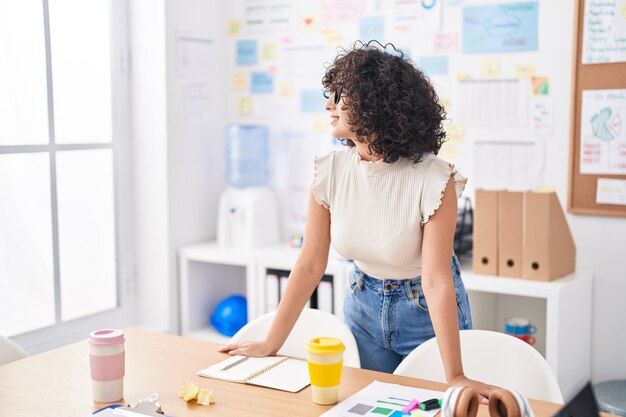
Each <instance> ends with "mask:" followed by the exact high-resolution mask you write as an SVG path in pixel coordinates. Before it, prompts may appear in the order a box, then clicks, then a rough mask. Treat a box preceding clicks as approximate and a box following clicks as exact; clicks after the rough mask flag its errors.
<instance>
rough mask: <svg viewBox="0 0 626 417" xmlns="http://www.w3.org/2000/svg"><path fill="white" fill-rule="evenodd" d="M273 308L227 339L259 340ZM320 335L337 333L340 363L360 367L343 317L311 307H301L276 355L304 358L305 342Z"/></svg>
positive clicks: (236, 341)
mask: <svg viewBox="0 0 626 417" xmlns="http://www.w3.org/2000/svg"><path fill="white" fill-rule="evenodd" d="M275 315H276V312H275V311H273V312H271V313H267V314H264V315H262V316H260V317H257V318H256V319H254V320H252V321H251V322H249V323H248V324H246V325H245V326H243V327H242V328H241V329H240V330H239V331H238V332H237V333H236V334H235V335H234V336H233V337H232V338H231V339H230V343H239V342H244V341H246V340H249V341H252V340H263V339H264V338H265V336H266V335H267V333H268V332H269V329H270V326H271V325H272V321H273V320H274V316H275ZM320 336H328V337H338V338H339V339H341V341H342V342H343V344H344V345H345V346H346V350H345V352H344V353H343V363H344V365H346V366H352V367H354V368H360V367H361V360H360V358H359V350H358V348H357V345H356V340H355V339H354V336H353V335H352V332H351V331H350V329H349V328H348V326H346V325H345V323H344V322H343V321H341V319H340V318H339V317H337V316H335V315H334V314H330V313H327V312H324V311H320V310H317V309H313V308H305V309H304V310H302V313H301V314H300V317H299V318H298V321H297V322H296V324H295V325H294V326H293V329H292V330H291V333H290V334H289V336H288V337H287V340H285V343H284V344H283V346H282V347H281V348H280V350H279V351H278V354H280V355H286V356H293V357H296V358H306V357H307V352H306V344H307V342H308V341H309V340H310V339H312V338H314V337H320Z"/></svg>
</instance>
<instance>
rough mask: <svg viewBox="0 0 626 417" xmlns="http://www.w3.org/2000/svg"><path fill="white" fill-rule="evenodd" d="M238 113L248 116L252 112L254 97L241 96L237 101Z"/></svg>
mask: <svg viewBox="0 0 626 417" xmlns="http://www.w3.org/2000/svg"><path fill="white" fill-rule="evenodd" d="M237 113H239V114H240V115H242V116H247V115H249V114H251V113H252V98H251V97H241V98H240V99H239V100H238V101H237Z"/></svg>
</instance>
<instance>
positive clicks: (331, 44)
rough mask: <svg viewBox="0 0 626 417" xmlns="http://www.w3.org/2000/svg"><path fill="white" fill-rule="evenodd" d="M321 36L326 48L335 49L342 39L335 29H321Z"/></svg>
mask: <svg viewBox="0 0 626 417" xmlns="http://www.w3.org/2000/svg"><path fill="white" fill-rule="evenodd" d="M320 33H321V34H322V36H324V38H325V39H326V46H327V47H328V48H336V47H337V46H340V45H341V41H342V39H343V38H342V37H341V33H340V32H339V31H337V30H335V29H323V30H322V31H321V32H320Z"/></svg>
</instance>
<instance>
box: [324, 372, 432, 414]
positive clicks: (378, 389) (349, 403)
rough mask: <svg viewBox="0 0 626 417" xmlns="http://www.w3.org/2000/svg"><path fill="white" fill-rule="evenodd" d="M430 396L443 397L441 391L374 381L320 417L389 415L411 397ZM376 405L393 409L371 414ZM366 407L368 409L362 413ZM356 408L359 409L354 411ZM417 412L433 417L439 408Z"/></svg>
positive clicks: (426, 397)
mask: <svg viewBox="0 0 626 417" xmlns="http://www.w3.org/2000/svg"><path fill="white" fill-rule="evenodd" d="M340 389H341V388H340ZM431 398H437V399H441V398H443V392H442V391H431V390H425V389H420V388H413V387H407V386H404V385H398V384H388V383H385V382H379V381H374V382H372V383H371V384H369V385H368V386H367V387H365V388H363V389H362V390H360V391H358V392H356V393H354V394H352V395H351V396H350V397H348V398H346V399H345V400H343V401H342V402H340V403H339V404H337V405H336V406H334V407H333V408H331V409H330V410H328V411H327V412H325V413H324V414H322V415H321V416H320V417H357V416H362V415H364V414H366V415H380V416H382V415H389V414H391V413H392V412H393V411H396V410H397V411H400V410H402V409H403V408H404V407H405V406H406V405H407V404H408V403H409V402H410V401H411V400H413V399H415V400H418V401H425V400H429V399H431ZM377 407H379V408H385V409H389V410H393V411H389V412H388V413H387V414H383V413H374V414H372V410H374V409H376V408H377ZM366 409H367V410H368V411H365V413H363V411H364V410H366ZM350 410H353V411H350ZM357 410H360V411H359V412H356V411H357ZM417 412H419V414H420V415H421V416H424V417H434V416H435V415H436V414H437V413H438V412H439V409H435V410H429V411H424V410H417Z"/></svg>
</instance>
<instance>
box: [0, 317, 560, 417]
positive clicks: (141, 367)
mask: <svg viewBox="0 0 626 417" xmlns="http://www.w3.org/2000/svg"><path fill="white" fill-rule="evenodd" d="M125 332H126V377H125V380H124V383H125V386H124V393H125V398H124V399H125V401H127V402H129V403H131V404H133V405H134V404H135V403H136V402H137V400H139V399H141V398H145V397H147V396H148V395H150V394H151V393H153V392H158V393H159V395H160V402H161V406H162V408H163V410H164V411H165V412H166V413H167V414H168V415H170V416H175V417H183V416H205V415H210V416H228V417H233V416H255V417H263V416H267V417H280V416H286V417H293V416H296V415H297V416H319V415H320V414H322V413H323V412H324V411H326V410H327V409H329V408H330V407H331V406H319V405H315V404H314V403H313V402H312V401H311V388H310V387H307V388H305V389H304V390H302V391H300V392H299V393H297V394H291V393H286V392H282V391H277V390H272V389H269V388H262V387H255V386H251V385H245V384H236V383H229V382H225V381H218V380H214V379H208V378H201V377H199V376H197V375H196V372H197V371H198V370H199V369H202V368H205V367H207V366H209V365H211V364H213V363H216V362H218V361H220V360H223V359H225V358H227V356H228V355H226V354H223V353H219V352H217V350H216V349H217V345H215V344H212V343H209V342H205V341H200V340H194V339H189V338H184V337H180V336H174V335H169V334H162V333H155V332H150V331H145V330H139V329H127V330H126V331H125ZM375 379H376V380H379V381H382V382H392V383H397V384H402V385H408V386H413V387H419V388H425V389H433V390H440V391H444V390H445V389H446V386H445V385H444V384H440V383H436V382H429V381H424V380H420V379H414V378H407V377H401V376H394V375H391V374H385V373H381V372H373V371H367V370H363V369H355V368H348V367H346V368H344V374H343V377H342V381H341V388H340V394H339V396H340V400H343V399H345V398H347V397H348V396H350V395H351V394H353V393H354V392H356V391H358V390H359V389H361V388H363V387H365V386H366V385H368V384H369V383H370V382H372V381H373V380H375ZM186 382H193V383H195V384H197V385H198V386H200V387H205V388H211V389H213V390H214V395H215V399H216V402H217V403H216V404H213V405H210V406H199V405H196V404H195V401H191V402H189V403H186V402H185V401H183V400H182V399H179V398H178V390H179V388H180V386H181V385H183V384H184V383H186ZM91 398H92V397H91V380H90V377H89V350H88V345H87V342H86V341H83V342H79V343H75V344H72V345H68V346H65V347H62V348H59V349H55V350H52V351H50V352H46V353H42V354H39V355H35V356H32V357H29V358H26V359H23V360H20V361H17V362H13V363H10V364H7V365H4V366H0V416H7V417H8V416H11V417H22V416H24V417H26V416H28V417H33V416H46V417H48V416H55V417H56V416H64V417H82V416H84V415H85V414H87V413H89V412H90V411H91V410H96V409H99V408H101V407H102V406H103V405H102V404H97V403H93V402H92V400H91ZM531 404H532V407H533V410H534V412H535V415H536V416H537V417H549V416H552V414H553V413H554V412H555V411H556V410H558V409H559V407H560V406H559V405H557V404H552V403H547V402H543V401H531ZM488 415H489V413H488V410H487V407H486V406H483V405H481V407H480V410H479V416H488Z"/></svg>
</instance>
